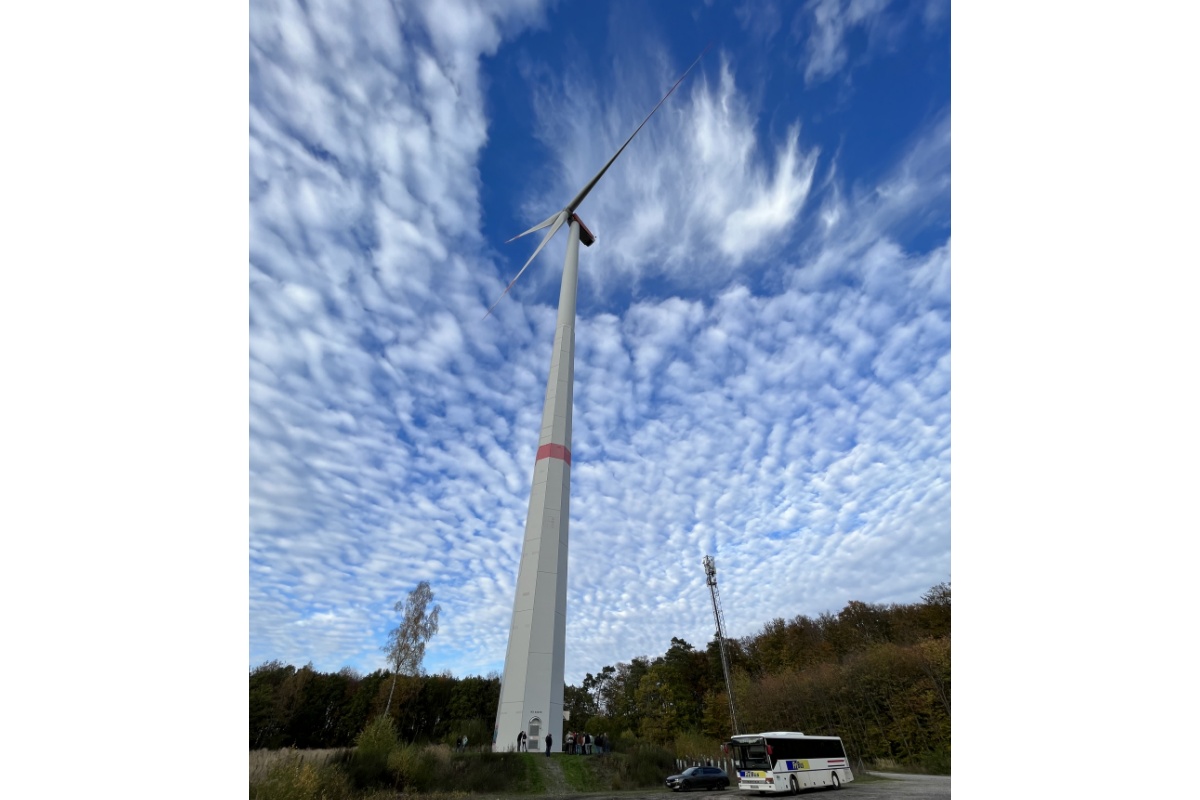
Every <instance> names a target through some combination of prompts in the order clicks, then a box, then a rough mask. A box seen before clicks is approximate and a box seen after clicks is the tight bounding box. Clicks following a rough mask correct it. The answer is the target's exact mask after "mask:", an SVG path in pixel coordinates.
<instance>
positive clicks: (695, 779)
mask: <svg viewBox="0 0 1200 800" xmlns="http://www.w3.org/2000/svg"><path fill="white" fill-rule="evenodd" d="M727 786H729V776H728V775H726V774H725V770H723V769H720V768H718V767H688V768H687V769H685V770H684V771H683V774H682V775H672V776H671V777H669V778H667V788H668V789H670V790H671V791H673V792H680V791H683V792H686V791H688V790H689V789H724V788H725V787H727Z"/></svg>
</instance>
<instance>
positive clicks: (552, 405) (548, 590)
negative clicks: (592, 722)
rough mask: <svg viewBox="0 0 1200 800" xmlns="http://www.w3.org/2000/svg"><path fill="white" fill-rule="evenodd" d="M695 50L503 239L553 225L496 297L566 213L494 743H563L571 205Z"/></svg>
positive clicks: (574, 226) (574, 224)
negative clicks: (544, 214)
mask: <svg viewBox="0 0 1200 800" xmlns="http://www.w3.org/2000/svg"><path fill="white" fill-rule="evenodd" d="M707 49H708V48H705V52H707ZM703 57H704V53H701V54H700V56H699V57H697V58H696V61H693V62H692V66H691V67H688V68H687V71H685V72H684V73H683V75H681V76H680V78H679V80H677V81H675V85H674V86H672V87H671V88H670V90H669V91H668V92H667V93H666V94H665V95H663V98H662V100H659V101H658V105H656V106H655V107H654V108H653V110H651V111H650V113H649V114H647V115H646V119H644V120H642V124H641V125H638V126H637V130H635V131H634V132H633V133H632V134H630V136H629V138H628V139H626V140H625V144H623V145H621V148H620V149H619V150H617V152H616V153H615V154H614V155H613V157H612V158H610V159H609V160H608V163H607V164H605V165H604V167H603V168H601V170H600V171H599V172H598V173H596V176H595V177H594V178H592V179H591V180H590V181H588V183H587V185H586V186H584V187H583V189H581V190H580V192H579V194H577V195H575V199H573V200H572V201H571V202H570V203H568V204H567V205H566V207H565V208H563V210H562V211H559V212H558V213H556V214H554V215H552V216H550V217H549V218H547V219H546V220H544V221H542V222H540V223H538V224H537V225H534V226H533V227H532V228H530V229H529V230H527V231H525V233H522V234H519V235H517V236H514V237H513V238H512V239H509V240H508V241H510V242H511V241H514V240H515V239H519V238H521V237H522V236H525V235H526V234H530V233H533V232H534V231H538V230H541V229H542V228H545V227H546V226H548V225H552V226H553V227H551V228H550V231H549V232H548V233H547V234H546V235H545V237H544V238H543V239H542V241H541V244H539V245H538V246H537V249H536V250H534V251H533V255H531V256H530V257H529V260H528V261H526V262H525V266H523V267H521V269H520V271H519V272H518V273H517V276H516V278H513V279H512V281H510V282H509V284H508V286H507V287H506V288H505V289H504V292H503V293H502V294H501V295H500V299H503V298H504V295H506V294H508V290H509V289H511V288H512V286H513V284H514V283H516V282H517V278H520V277H521V274H522V273H524V272H525V269H526V268H527V267H528V266H529V265H530V264H531V263H532V262H533V260H534V259H535V258H537V254H538V253H540V252H541V251H542V248H543V247H545V246H546V243H547V242H549V241H550V239H551V237H553V236H554V234H555V233H557V232H558V229H559V228H561V227H562V226H563V224H564V223H567V222H569V223H570V226H569V228H568V235H567V255H566V258H565V259H564V261H563V277H562V288H561V289H560V291H559V295H558V321H557V323H556V324H555V329H554V351H553V354H552V356H551V358H550V376H549V378H548V379H547V381H546V400H545V404H544V405H543V406H542V431H541V435H540V436H539V437H538V449H537V457H536V459H535V460H534V467H533V488H532V490H531V491H530V493H529V513H528V515H527V516H526V518H525V540H524V543H523V544H522V545H521V565H520V568H519V569H518V571H517V591H516V597H515V598H514V599H513V613H512V626H511V628H510V629H509V634H508V652H507V653H506V654H505V656H504V677H503V679H502V682H501V685H500V704H499V707H498V708H497V709H496V727H495V729H494V730H493V732H492V748H493V749H494V750H512V749H515V748H516V746H517V734H518V733H520V732H521V731H524V732H525V733H526V735H527V736H528V737H529V747H530V748H531V749H540V747H541V746H542V743H543V740H544V738H545V736H546V734H547V733H549V734H550V735H551V736H552V737H553V739H554V744H555V745H557V746H561V745H562V741H563V735H562V727H563V672H564V667H565V661H566V638H567V544H568V540H567V533H568V525H567V523H568V520H569V518H570V512H571V407H572V402H573V393H574V383H575V296H576V288H577V285H578V282H579V244H580V242H583V244H584V245H585V246H587V245H591V244H592V243H593V242H594V241H595V236H593V235H592V232H591V231H589V230H588V229H587V227H586V226H585V225H584V224H583V222H582V221H581V220H580V219H579V216H578V215H577V214H576V213H575V209H577V208H578V207H579V204H580V203H582V202H583V200H584V198H586V197H587V196H588V193H589V192H590V191H591V190H592V189H593V187H595V185H596V183H597V182H599V180H600V178H602V177H603V176H604V173H605V172H607V171H608V168H609V167H611V166H612V165H613V162H614V161H616V160H617V156H619V155H621V152H622V151H623V150H624V149H625V148H626V146H628V144H629V143H630V142H632V141H633V137H634V136H637V134H638V131H640V130H641V129H642V126H643V125H645V124H646V123H647V122H648V121H649V120H650V117H652V116H654V112H655V111H658V109H659V106H661V105H662V104H663V103H664V102H666V100H667V98H668V97H670V96H671V93H672V92H674V91H675V89H676V87H678V86H679V84H680V83H682V82H683V79H684V78H686V77H687V75H688V73H689V72H691V71H692V67H694V66H696V63H697V62H699V61H700V59H701V58H703ZM500 299H497V300H496V302H495V303H493V304H492V307H491V308H489V309H488V312H487V313H488V314H491V313H492V310H493V309H495V307H496V304H497V303H499V302H500ZM484 316H485V317H486V316H487V314H485V315H484Z"/></svg>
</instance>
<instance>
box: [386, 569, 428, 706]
mask: <svg viewBox="0 0 1200 800" xmlns="http://www.w3.org/2000/svg"><path fill="white" fill-rule="evenodd" d="M432 602H433V590H432V589H430V588H429V581H421V582H420V583H418V584H417V588H415V589H413V590H412V591H411V592H409V593H408V599H407V600H403V601H397V602H396V606H395V610H396V612H397V613H398V614H400V615H401V616H400V624H399V625H398V626H397V627H395V628H393V629H392V631H391V632H390V633H389V634H388V640H387V644H385V645H383V646H382V647H381V648H380V649H381V650H383V652H385V653H387V657H388V663H389V664H390V665H391V667H392V688H391V690H390V691H389V692H388V700H387V707H386V708H385V709H384V711H383V714H384V716H387V715H388V714H390V713H391V710H392V695H393V694H394V693H395V691H396V677H397V676H398V675H400V674H404V675H412V676H414V677H415V676H418V675H420V674H421V671H422V670H421V662H422V661H424V660H425V643H426V642H428V641H429V640H430V639H431V638H433V635H434V634H435V633H437V631H438V613H439V612H440V611H441V610H442V607H441V606H438V605H435V606H433V608H432V609H430V608H429V605H430V603H432Z"/></svg>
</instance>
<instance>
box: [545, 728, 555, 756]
mask: <svg viewBox="0 0 1200 800" xmlns="http://www.w3.org/2000/svg"><path fill="white" fill-rule="evenodd" d="M552 744H554V737H553V736H551V735H550V734H548V733H547V734H546V758H549V757H550V745H552Z"/></svg>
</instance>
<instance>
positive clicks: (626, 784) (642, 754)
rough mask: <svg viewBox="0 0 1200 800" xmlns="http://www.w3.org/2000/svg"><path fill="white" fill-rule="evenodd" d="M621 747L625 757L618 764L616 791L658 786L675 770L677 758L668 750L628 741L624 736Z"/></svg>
mask: <svg viewBox="0 0 1200 800" xmlns="http://www.w3.org/2000/svg"><path fill="white" fill-rule="evenodd" d="M620 746H621V749H622V750H623V751H624V753H625V757H624V758H623V759H621V760H620V761H619V762H618V767H617V771H616V775H615V776H614V778H613V788H614V789H640V788H644V787H647V786H658V785H660V784H661V783H662V781H663V779H664V778H666V777H667V776H668V775H670V774H671V773H672V772H673V771H674V769H675V757H674V756H673V755H672V754H671V751H669V750H667V749H666V748H663V747H659V746H658V745H656V744H653V743H651V742H646V741H642V740H637V739H633V740H631V741H630V740H626V738H625V736H624V735H622V737H621V741H620Z"/></svg>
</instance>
